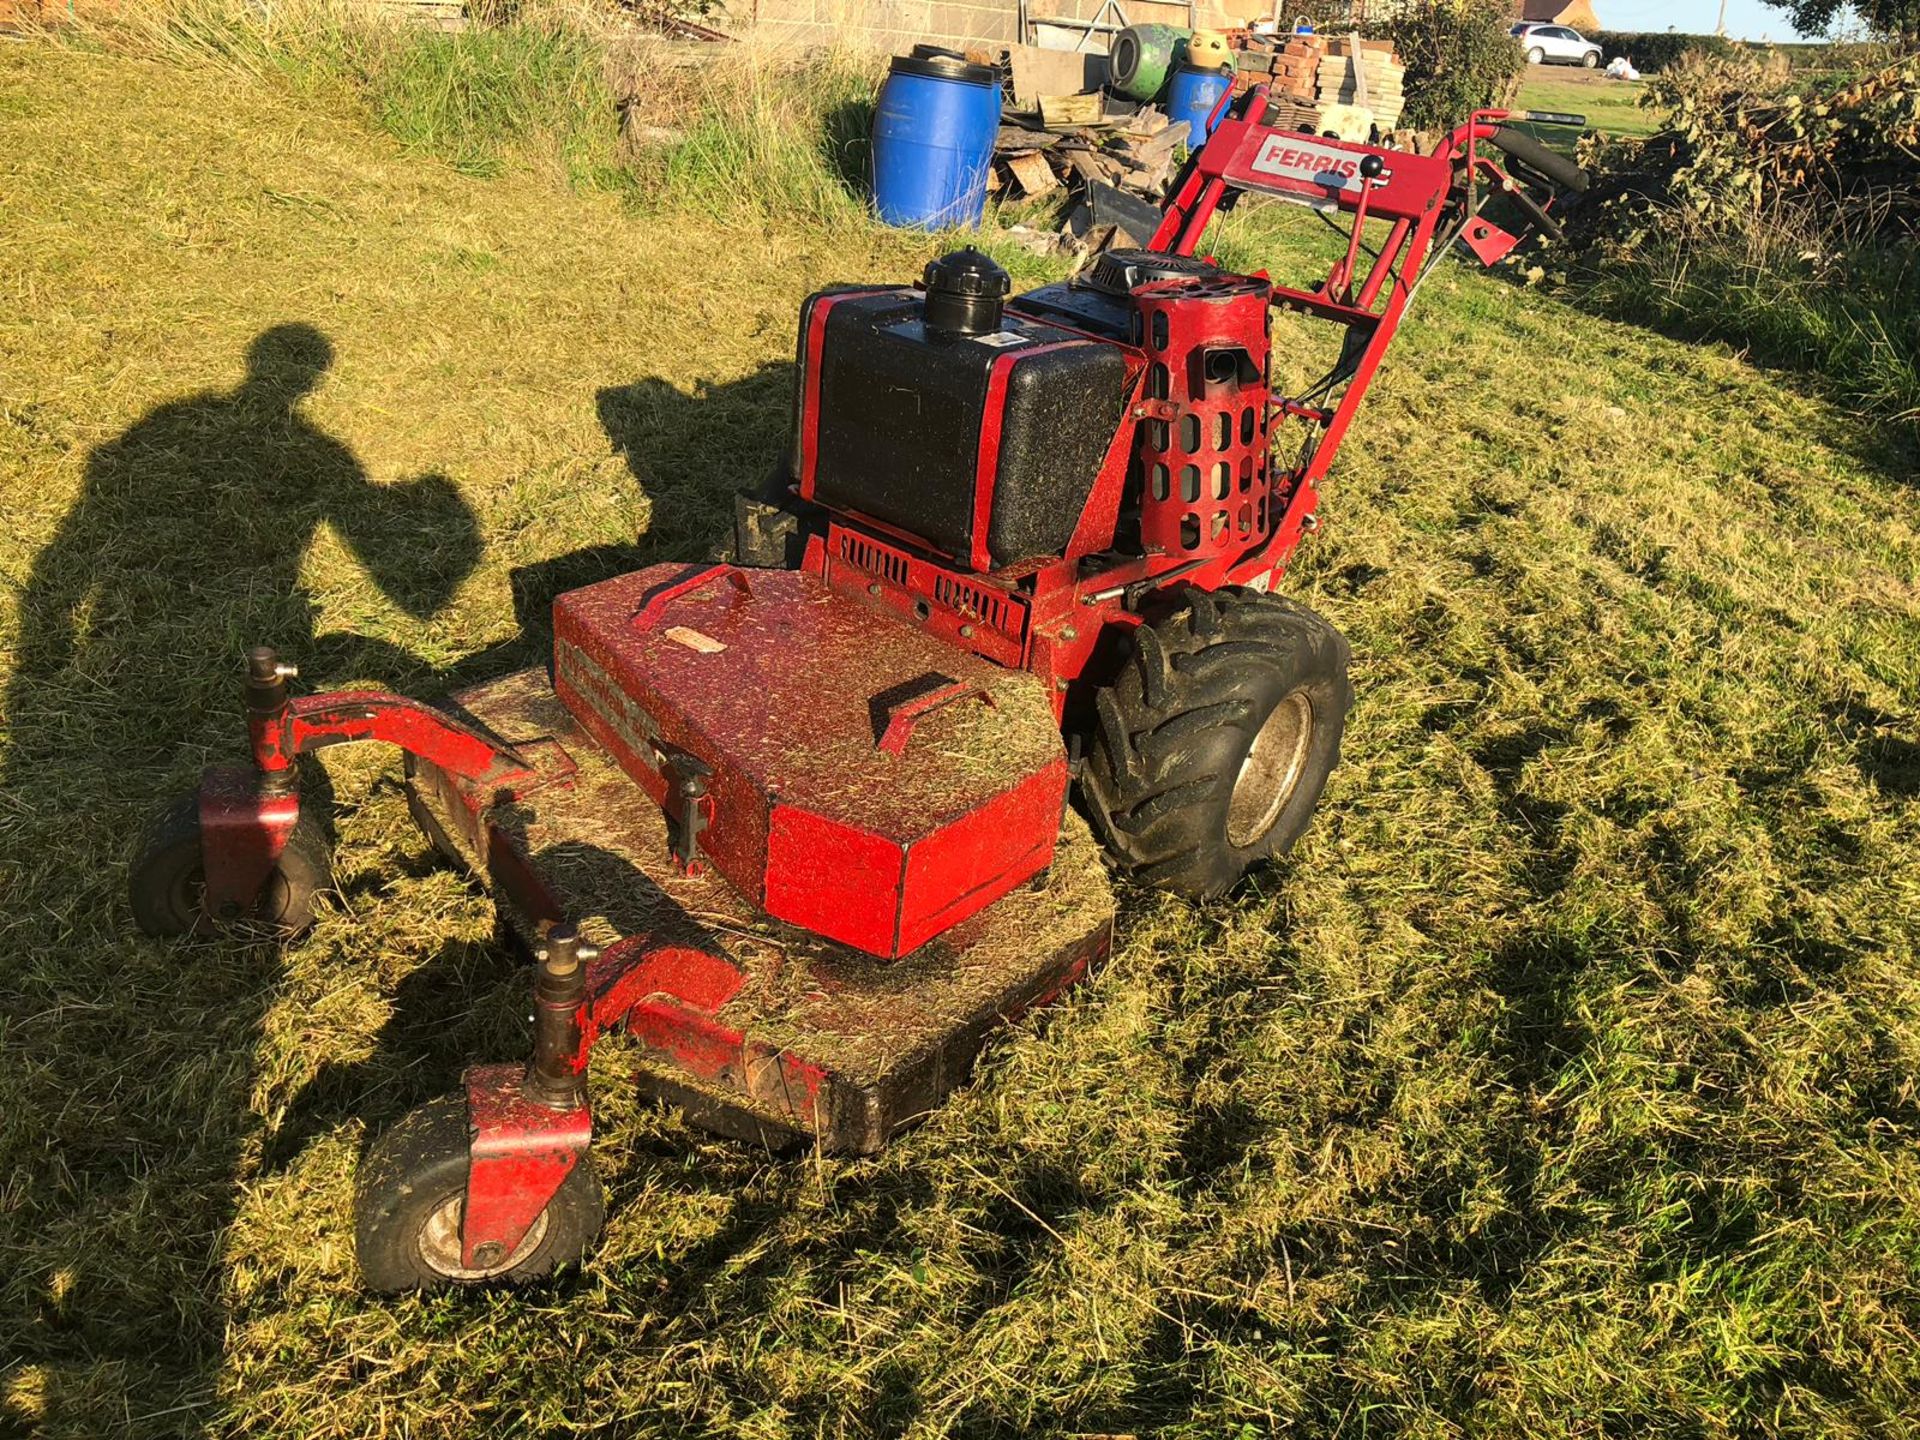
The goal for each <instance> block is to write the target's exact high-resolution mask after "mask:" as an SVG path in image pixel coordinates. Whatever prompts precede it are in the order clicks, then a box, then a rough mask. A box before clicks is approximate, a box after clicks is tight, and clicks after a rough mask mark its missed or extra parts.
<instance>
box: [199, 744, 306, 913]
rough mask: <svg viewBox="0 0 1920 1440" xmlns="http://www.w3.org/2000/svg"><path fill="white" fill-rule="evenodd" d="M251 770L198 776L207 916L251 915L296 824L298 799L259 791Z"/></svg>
mask: <svg viewBox="0 0 1920 1440" xmlns="http://www.w3.org/2000/svg"><path fill="white" fill-rule="evenodd" d="M261 781H262V776H261V775H260V773H259V772H258V771H257V770H255V769H254V768H253V767H252V766H249V765H216V766H212V767H210V768H209V769H207V770H206V771H205V772H203V773H202V774H201V776H200V863H201V868H202V872H203V877H204V880H205V883H206V887H207V889H206V896H205V898H204V899H203V900H202V901H201V904H202V907H203V908H204V909H205V910H206V912H207V914H209V915H211V916H213V917H214V918H215V919H220V920H238V919H240V918H241V917H243V916H244V915H246V914H247V913H248V912H249V911H251V910H252V909H253V906H254V903H255V902H256V901H257V900H258V899H259V896H260V890H261V887H262V886H264V885H265V884H266V883H267V877H268V876H270V875H271V874H273V867H274V866H275V865H276V864H278V863H279V860H280V856H281V854H282V852H284V851H285V850H286V848H287V837H288V836H290V835H291V834H292V833H293V827H294V825H295V824H296V823H297V822H298V821H299V819H300V796H299V794H298V792H296V791H293V790H288V791H286V792H285V793H280V794H276V793H272V792H270V791H268V790H265V789H263V787H262V784H261Z"/></svg>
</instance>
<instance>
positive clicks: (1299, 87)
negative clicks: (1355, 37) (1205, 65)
mask: <svg viewBox="0 0 1920 1440" xmlns="http://www.w3.org/2000/svg"><path fill="white" fill-rule="evenodd" d="M1256 43H1257V45H1258V47H1259V48H1254V47H1251V46H1250V47H1249V48H1248V49H1245V50H1241V51H1239V52H1237V53H1236V54H1235V56H1234V62H1235V64H1236V66H1237V67H1238V69H1239V72H1240V73H1239V76H1238V79H1237V82H1236V85H1235V88H1236V89H1239V90H1249V89H1251V88H1252V87H1253V86H1255V85H1265V86H1267V87H1268V93H1269V94H1270V95H1272V97H1273V98H1274V99H1276V100H1296V101H1300V102H1302V103H1304V104H1311V103H1313V99H1314V94H1315V90H1316V87H1317V85H1318V83H1319V75H1320V62H1321V59H1322V58H1323V56H1324V55H1325V53H1326V48H1327V41H1326V37H1325V36H1323V35H1288V36H1285V37H1280V36H1275V37H1273V38H1272V39H1271V40H1266V41H1262V42H1256Z"/></svg>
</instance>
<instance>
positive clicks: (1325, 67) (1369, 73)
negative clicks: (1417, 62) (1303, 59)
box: [1314, 38, 1407, 132]
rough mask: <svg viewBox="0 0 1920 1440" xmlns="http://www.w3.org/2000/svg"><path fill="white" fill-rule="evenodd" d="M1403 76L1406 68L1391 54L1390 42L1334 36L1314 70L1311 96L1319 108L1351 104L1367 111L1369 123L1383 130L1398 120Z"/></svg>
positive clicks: (1403, 103)
mask: <svg viewBox="0 0 1920 1440" xmlns="http://www.w3.org/2000/svg"><path fill="white" fill-rule="evenodd" d="M1356 44H1357V46H1358V52H1359V53H1358V54H1356V53H1355V47H1356ZM1406 75H1407V70H1406V67H1405V66H1404V65H1402V64H1401V63H1400V62H1399V60H1397V59H1396V58H1395V57H1394V53H1393V46H1392V44H1391V43H1390V42H1388V41H1385V40H1361V41H1358V42H1356V41H1353V40H1351V39H1346V38H1340V39H1336V40H1333V41H1331V42H1330V43H1329V44H1328V46H1327V53H1326V55H1325V56H1324V57H1323V58H1322V59H1321V61H1320V64H1319V67H1318V69H1317V71H1316V81H1317V88H1316V90H1315V94H1314V99H1315V100H1317V101H1318V102H1319V104H1320V105H1321V106H1322V107H1323V108H1324V107H1325V106H1328V105H1353V106H1358V107H1360V108H1362V109H1365V110H1371V111H1372V112H1373V123H1374V124H1375V125H1376V126H1377V127H1378V128H1379V129H1380V130H1381V131H1382V132H1385V131H1388V130H1391V129H1393V128H1394V127H1395V126H1396V125H1398V124H1399V123H1400V111H1401V109H1402V108H1403V107H1404V105H1405V103H1406V101H1405V97H1404V96H1403V94H1402V93H1401V92H1402V86H1403V84H1404V82H1405V80H1406ZM1363 76H1364V78H1365V81H1366V83H1365V85H1364V87H1363V86H1362V84H1361V79H1362V77H1363Z"/></svg>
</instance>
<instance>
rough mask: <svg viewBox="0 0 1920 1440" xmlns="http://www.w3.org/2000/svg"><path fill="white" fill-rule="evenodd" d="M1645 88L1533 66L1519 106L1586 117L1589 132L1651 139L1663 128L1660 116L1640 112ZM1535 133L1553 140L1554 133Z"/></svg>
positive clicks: (1564, 69) (1562, 68)
mask: <svg viewBox="0 0 1920 1440" xmlns="http://www.w3.org/2000/svg"><path fill="white" fill-rule="evenodd" d="M1609 58H1611V57H1609ZM1645 88H1646V86H1645V84H1644V83H1643V82H1641V81H1638V80H1609V79H1607V77H1606V76H1605V75H1589V74H1587V73H1586V72H1585V71H1583V70H1579V69H1575V68H1573V67H1570V66H1562V65H1530V66H1528V67H1527V72H1526V76H1525V79H1524V80H1523V81H1522V83H1521V86H1520V98H1519V100H1518V102H1517V104H1518V106H1519V108H1521V109H1525V110H1557V111H1559V112H1560V113H1562V114H1573V115H1584V116H1586V117H1587V128H1588V129H1589V130H1597V131H1599V132H1600V133H1601V134H1602V135H1614V136H1626V137H1629V138H1631V137H1633V136H1636V135H1651V134H1652V133H1653V132H1654V131H1655V130H1656V129H1657V128H1659V127H1658V124H1657V122H1658V120H1659V114H1658V112H1657V111H1652V110H1643V109H1641V108H1640V95H1641V92H1642V91H1643V90H1644V89H1645ZM1535 133H1536V134H1545V135H1546V136H1547V137H1548V138H1551V133H1552V132H1551V131H1550V130H1544V129H1543V130H1542V131H1536V132H1535ZM1562 133H1565V132H1562Z"/></svg>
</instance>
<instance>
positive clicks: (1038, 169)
mask: <svg viewBox="0 0 1920 1440" xmlns="http://www.w3.org/2000/svg"><path fill="white" fill-rule="evenodd" d="M1007 168H1008V169H1009V170H1011V171H1012V172H1013V178H1014V180H1015V181H1017V182H1018V183H1019V186H1020V188H1021V190H1023V191H1024V192H1025V193H1026V195H1027V197H1028V198H1029V199H1034V198H1037V197H1039V196H1041V195H1044V194H1046V193H1047V192H1048V191H1049V190H1058V189H1059V188H1060V178H1059V177H1058V176H1057V175H1055V174H1054V173H1053V166H1052V165H1050V164H1048V163H1047V157H1046V156H1044V155H1042V154H1041V153H1040V152H1039V151H1038V150H1030V151H1028V152H1027V153H1026V154H1024V155H1014V156H1010V157H1009V158H1008V160H1007Z"/></svg>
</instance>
